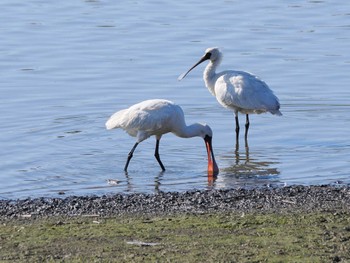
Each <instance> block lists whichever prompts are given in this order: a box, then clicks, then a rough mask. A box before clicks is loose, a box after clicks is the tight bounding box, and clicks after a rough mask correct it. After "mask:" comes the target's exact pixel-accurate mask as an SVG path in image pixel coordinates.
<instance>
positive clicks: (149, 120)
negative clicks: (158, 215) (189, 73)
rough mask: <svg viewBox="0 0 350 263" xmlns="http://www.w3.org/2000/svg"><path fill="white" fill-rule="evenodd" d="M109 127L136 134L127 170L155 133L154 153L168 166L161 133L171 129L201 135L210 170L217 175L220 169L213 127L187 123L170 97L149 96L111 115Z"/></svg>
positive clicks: (189, 136) (184, 134)
mask: <svg viewBox="0 0 350 263" xmlns="http://www.w3.org/2000/svg"><path fill="white" fill-rule="evenodd" d="M106 128H107V129H108V130H110V129H114V128H121V129H123V130H125V131H126V132H127V133H128V134H129V135H130V136H133V137H136V143H135V145H134V147H133V148H132V149H131V151H130V153H129V155H128V159H127V162H126V164H125V167H124V170H125V171H127V168H128V165H129V162H130V160H131V158H132V156H133V153H134V151H135V149H136V147H137V145H138V144H139V143H140V142H142V141H144V140H146V139H147V138H149V137H150V136H153V135H154V136H156V148H155V157H156V159H157V161H158V163H159V165H160V167H161V168H162V170H165V168H164V165H163V164H162V162H161V160H160V157H159V141H160V139H161V137H162V135H163V134H165V133H168V132H172V133H174V134H175V135H177V136H179V137H182V138H191V137H195V136H199V137H202V138H203V139H204V141H205V145H206V148H207V153H208V173H209V174H210V175H217V173H218V171H219V170H218V167H217V164H216V162H215V158H214V153H213V149H212V144H211V140H212V136H213V134H212V130H211V128H210V127H209V126H208V125H206V124H199V123H194V124H192V125H189V126H187V125H186V122H185V116H184V113H183V110H182V109H181V107H180V106H178V105H176V104H175V103H173V102H171V101H168V100H163V99H153V100H146V101H143V102H140V103H137V104H135V105H133V106H131V107H130V108H128V109H124V110H120V111H118V112H116V113H114V114H113V115H112V116H111V117H110V118H109V119H108V121H107V122H106Z"/></svg>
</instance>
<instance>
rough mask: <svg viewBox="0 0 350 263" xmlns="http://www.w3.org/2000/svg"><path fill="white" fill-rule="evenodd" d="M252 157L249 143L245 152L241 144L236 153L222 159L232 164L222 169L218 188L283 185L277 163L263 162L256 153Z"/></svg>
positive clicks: (217, 183) (217, 184) (237, 145)
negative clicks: (241, 149) (279, 177)
mask: <svg viewBox="0 0 350 263" xmlns="http://www.w3.org/2000/svg"><path fill="white" fill-rule="evenodd" d="M251 155H252V153H250V152H249V147H248V144H247V143H246V147H244V150H243V151H240V149H239V144H238V143H236V148H235V151H234V152H233V153H228V154H227V155H225V156H222V158H221V159H222V160H226V161H230V164H229V166H228V167H226V168H222V170H221V172H222V174H221V177H220V178H221V180H220V182H219V181H218V182H216V186H217V187H219V188H221V187H233V186H236V187H237V186H263V185H265V186H266V185H267V186H269V185H271V184H281V182H280V181H279V179H278V175H279V174H280V172H279V171H278V169H277V167H276V165H277V164H278V162H277V161H271V160H270V161H262V160H260V159H261V158H260V156H258V155H259V153H254V157H252V156H251ZM232 157H233V158H232ZM232 160H233V163H232ZM221 184H222V185H221Z"/></svg>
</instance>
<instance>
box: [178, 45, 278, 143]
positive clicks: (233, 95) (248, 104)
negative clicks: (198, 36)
mask: <svg viewBox="0 0 350 263" xmlns="http://www.w3.org/2000/svg"><path fill="white" fill-rule="evenodd" d="M206 60H209V64H208V65H207V66H206V68H205V70H204V73H203V79H204V82H205V85H206V87H207V88H208V89H209V91H210V93H211V94H212V95H213V96H215V97H216V99H217V101H218V102H219V103H220V104H221V105H222V106H224V107H225V108H228V109H230V110H233V111H234V113H235V119H236V140H237V142H238V135H239V122H238V112H241V113H243V114H246V131H245V139H246V142H247V136H248V129H249V116H248V114H252V113H257V114H260V113H264V112H270V113H272V114H276V115H282V113H281V112H280V111H279V109H280V103H279V100H278V98H277V97H276V96H275V95H274V94H273V92H272V90H271V89H270V88H269V87H268V86H267V84H266V83H265V82H264V81H262V80H261V79H259V78H258V77H256V76H254V75H252V74H250V73H248V72H244V71H235V70H226V71H222V72H219V73H216V72H215V71H216V68H217V67H218V66H219V65H220V63H221V61H222V53H221V52H220V50H219V49H218V48H208V49H207V50H206V51H205V55H204V56H203V57H202V58H201V59H200V60H199V61H198V62H197V63H196V64H195V65H194V66H193V67H192V68H190V69H189V70H188V71H187V72H186V73H184V74H182V75H180V77H179V80H181V79H183V78H184V77H185V76H186V75H187V74H188V73H189V72H190V71H191V70H192V69H194V68H195V67H196V66H198V65H199V64H200V63H202V62H204V61H206Z"/></svg>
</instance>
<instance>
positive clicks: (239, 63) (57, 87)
mask: <svg viewBox="0 0 350 263" xmlns="http://www.w3.org/2000/svg"><path fill="white" fill-rule="evenodd" d="M0 6H1V10H2V12H1V13H2V15H1V17H0V30H1V39H0V54H1V59H0V68H1V71H0V72H1V73H0V74H1V78H0V95H1V103H0V111H1V114H0V123H1V126H0V145H1V151H0V155H1V156H0V157H1V163H0V171H1V173H0V180H1V184H0V198H24V197H27V196H32V197H37V196H58V195H59V193H60V192H64V193H65V195H84V194H104V193H116V192H148V193H151V192H155V191H184V190H190V189H211V188H228V187H250V186H279V185H291V184H304V185H312V184H349V183H350V135H349V134H350V133H349V127H350V114H349V113H350V102H349V98H350V87H349V83H350V76H349V72H350V45H349V43H350V4H349V3H347V2H346V1H283V2H282V1H272V0H271V1H235V0H232V1H209V2H208V3H203V1H168V3H166V4H165V3H163V2H162V1H105V0H103V1H98V0H96V1H94V0H86V1H83V0H81V1H74V0H72V1H43V0H29V1H13V0H11V1H9V0H4V1H2V2H1V4H0ZM211 46H219V47H221V48H222V50H223V52H224V55H225V56H224V60H223V63H222V66H221V69H237V70H246V71H250V72H253V73H254V74H256V75H258V76H260V77H261V78H262V79H264V80H265V81H266V82H267V83H268V84H269V86H270V87H271V88H272V89H273V90H274V92H275V94H276V95H277V96H278V97H279V98H280V102H281V105H282V108H281V111H282V112H283V114H284V115H283V116H282V117H276V116H272V115H270V114H265V115H255V116H252V117H251V128H250V134H249V137H250V140H249V149H246V148H245V147H244V143H243V136H241V145H240V147H239V149H237V150H236V149H235V142H234V138H235V133H234V118H233V114H232V113H231V112H229V111H227V110H225V109H223V108H221V106H219V104H218V103H217V102H216V100H215V98H214V97H212V96H211V95H210V93H209V92H208V90H207V89H206V88H205V87H204V83H203V80H202V72H203V69H204V65H202V66H200V67H198V68H196V69H195V70H194V71H192V72H191V74H190V75H189V76H188V77H187V78H186V79H184V80H183V81H182V82H178V81H177V77H178V75H179V74H180V73H182V72H184V71H185V70H187V69H188V68H189V67H190V66H192V65H193V64H194V63H195V62H196V61H197V60H198V59H199V58H200V57H201V56H202V55H203V53H204V50H205V49H206V48H207V47H211ZM149 98H167V99H170V100H173V101H175V102H177V103H178V104H180V105H181V106H182V107H183V109H184V111H185V113H186V118H187V122H188V123H191V122H207V123H208V124H209V125H210V126H211V127H212V128H213V130H214V141H213V144H214V151H215V154H216V158H217V162H218V164H219V167H220V169H221V171H220V174H219V176H218V178H217V180H216V181H215V182H208V180H207V176H206V165H207V163H206V162H207V161H206V152H205V147H204V143H203V141H202V140H201V139H200V138H194V139H187V140H185V139H180V138H177V137H175V136H173V135H172V134H168V135H165V136H164V137H163V140H162V142H161V149H160V152H161V156H162V160H163V163H164V165H165V166H166V168H167V171H166V172H164V173H160V169H159V166H158V164H157V162H156V160H155V159H154V157H153V151H154V143H155V140H154V139H153V138H151V139H149V140H147V141H145V142H143V143H142V144H141V145H140V146H139V147H138V149H137V151H136V152H135V155H134V159H133V160H132V162H131V164H130V166H129V174H128V176H125V174H124V172H123V167H124V164H125V161H126V156H127V153H128V152H129V151H130V149H131V147H132V146H133V144H134V138H131V137H129V136H128V135H127V134H126V133H124V132H123V131H121V130H114V131H106V130H105V128H104V123H105V121H106V119H107V118H108V117H109V116H110V115H111V114H112V113H114V112H115V111H117V110H119V109H122V108H125V107H127V106H129V105H132V104H134V103H137V102H139V101H142V100H144V99H149ZM243 122H244V116H243V115H242V116H241V123H242V125H243ZM108 179H113V180H118V181H119V183H118V184H117V185H110V184H108Z"/></svg>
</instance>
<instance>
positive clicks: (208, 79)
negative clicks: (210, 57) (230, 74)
mask: <svg viewBox="0 0 350 263" xmlns="http://www.w3.org/2000/svg"><path fill="white" fill-rule="evenodd" d="M219 64H220V61H215V62H212V61H209V64H208V65H207V66H206V67H205V70H204V73H203V79H204V82H205V86H206V87H207V88H208V89H209V91H210V93H211V94H212V95H213V96H215V81H216V73H215V70H216V68H217V66H218V65H219Z"/></svg>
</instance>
